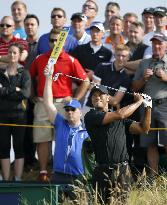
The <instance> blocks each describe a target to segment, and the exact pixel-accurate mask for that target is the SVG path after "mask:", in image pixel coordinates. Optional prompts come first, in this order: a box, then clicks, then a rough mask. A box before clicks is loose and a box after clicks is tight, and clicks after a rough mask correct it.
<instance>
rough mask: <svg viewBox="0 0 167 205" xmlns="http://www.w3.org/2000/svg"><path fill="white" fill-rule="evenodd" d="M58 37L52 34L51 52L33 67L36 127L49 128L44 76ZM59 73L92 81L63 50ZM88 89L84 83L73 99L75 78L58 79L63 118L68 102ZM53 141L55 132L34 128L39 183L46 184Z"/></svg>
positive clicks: (56, 70)
mask: <svg viewBox="0 0 167 205" xmlns="http://www.w3.org/2000/svg"><path fill="white" fill-rule="evenodd" d="M59 34H60V30H57V31H56V30H51V32H50V34H49V45H50V51H49V52H47V53H45V54H42V55H40V56H38V57H37V58H36V59H35V60H34V61H33V63H32V64H31V68H30V74H31V77H32V79H33V80H32V81H33V82H34V80H35V84H36V85H37V89H35V91H36V92H35V93H37V94H36V95H37V96H36V100H37V102H36V103H35V108H34V125H39V124H40V125H50V122H49V119H48V113H47V112H46V110H45V107H44V103H43V90H44V85H45V76H44V74H43V72H44V68H45V67H46V65H47V63H48V60H49V57H50V54H51V51H52V49H53V48H54V45H55V43H56V41H57V39H58V37H59ZM56 73H62V74H67V75H72V76H74V77H77V78H80V79H82V80H86V81H89V79H88V77H87V74H86V72H85V71H84V70H83V68H82V66H81V65H80V63H79V62H78V60H77V59H75V58H73V57H72V56H70V55H69V54H67V53H66V52H65V51H64V50H62V52H61V53H60V55H59V57H58V60H57V62H56V64H55V65H54V74H56ZM36 79H37V80H36ZM88 86H89V83H88V82H84V81H83V82H81V83H80V84H79V85H78V86H77V90H76V93H75V95H73V94H74V93H73V91H72V78H69V77H66V76H64V75H62V76H61V77H59V79H58V80H57V81H54V82H53V84H52V92H53V101H54V103H55V105H56V108H57V110H58V111H59V112H60V113H61V114H64V108H63V107H64V102H69V101H70V100H71V99H72V97H75V98H76V99H78V100H80V99H81V98H82V97H83V96H84V94H85V92H86V91H87V89H88ZM52 139H53V132H52V130H51V129H46V128H45V129H40V128H35V129H34V130H33V140H34V143H37V153H38V158H39V164H40V175H39V180H40V181H43V180H44V181H45V178H46V177H47V161H48V154H49V147H48V145H49V142H51V141H52Z"/></svg>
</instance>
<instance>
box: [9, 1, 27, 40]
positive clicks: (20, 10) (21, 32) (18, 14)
mask: <svg viewBox="0 0 167 205" xmlns="http://www.w3.org/2000/svg"><path fill="white" fill-rule="evenodd" d="M11 12H12V16H13V19H14V22H15V31H14V33H13V35H14V36H15V37H17V38H22V39H26V32H25V29H24V19H25V17H26V15H27V6H26V4H25V3H24V2H22V1H14V2H13V3H12V5H11Z"/></svg>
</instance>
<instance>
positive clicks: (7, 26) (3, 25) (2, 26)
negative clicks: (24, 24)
mask: <svg viewBox="0 0 167 205" xmlns="http://www.w3.org/2000/svg"><path fill="white" fill-rule="evenodd" d="M0 27H1V28H4V27H6V28H10V27H12V25H10V24H3V23H2V24H0Z"/></svg>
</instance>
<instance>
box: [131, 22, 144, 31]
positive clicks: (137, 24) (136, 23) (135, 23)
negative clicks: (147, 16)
mask: <svg viewBox="0 0 167 205" xmlns="http://www.w3.org/2000/svg"><path fill="white" fill-rule="evenodd" d="M131 25H133V26H135V27H137V28H138V27H140V28H142V29H143V30H144V24H143V23H142V22H140V21H135V22H133V23H132V24H131Z"/></svg>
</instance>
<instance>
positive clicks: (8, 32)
mask: <svg viewBox="0 0 167 205" xmlns="http://www.w3.org/2000/svg"><path fill="white" fill-rule="evenodd" d="M14 29H15V26H14V21H13V18H12V17H11V16H4V17H3V18H2V20H1V23H0V34H1V37H0V64H1V65H2V64H6V63H8V62H9V60H10V59H9V58H8V56H7V54H8V48H9V46H10V44H11V43H14V42H17V43H19V44H22V45H23V47H24V49H23V51H22V53H21V56H20V63H23V64H24V61H25V59H26V58H27V56H28V44H27V41H25V40H23V39H20V38H16V37H14V35H13V31H14Z"/></svg>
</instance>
